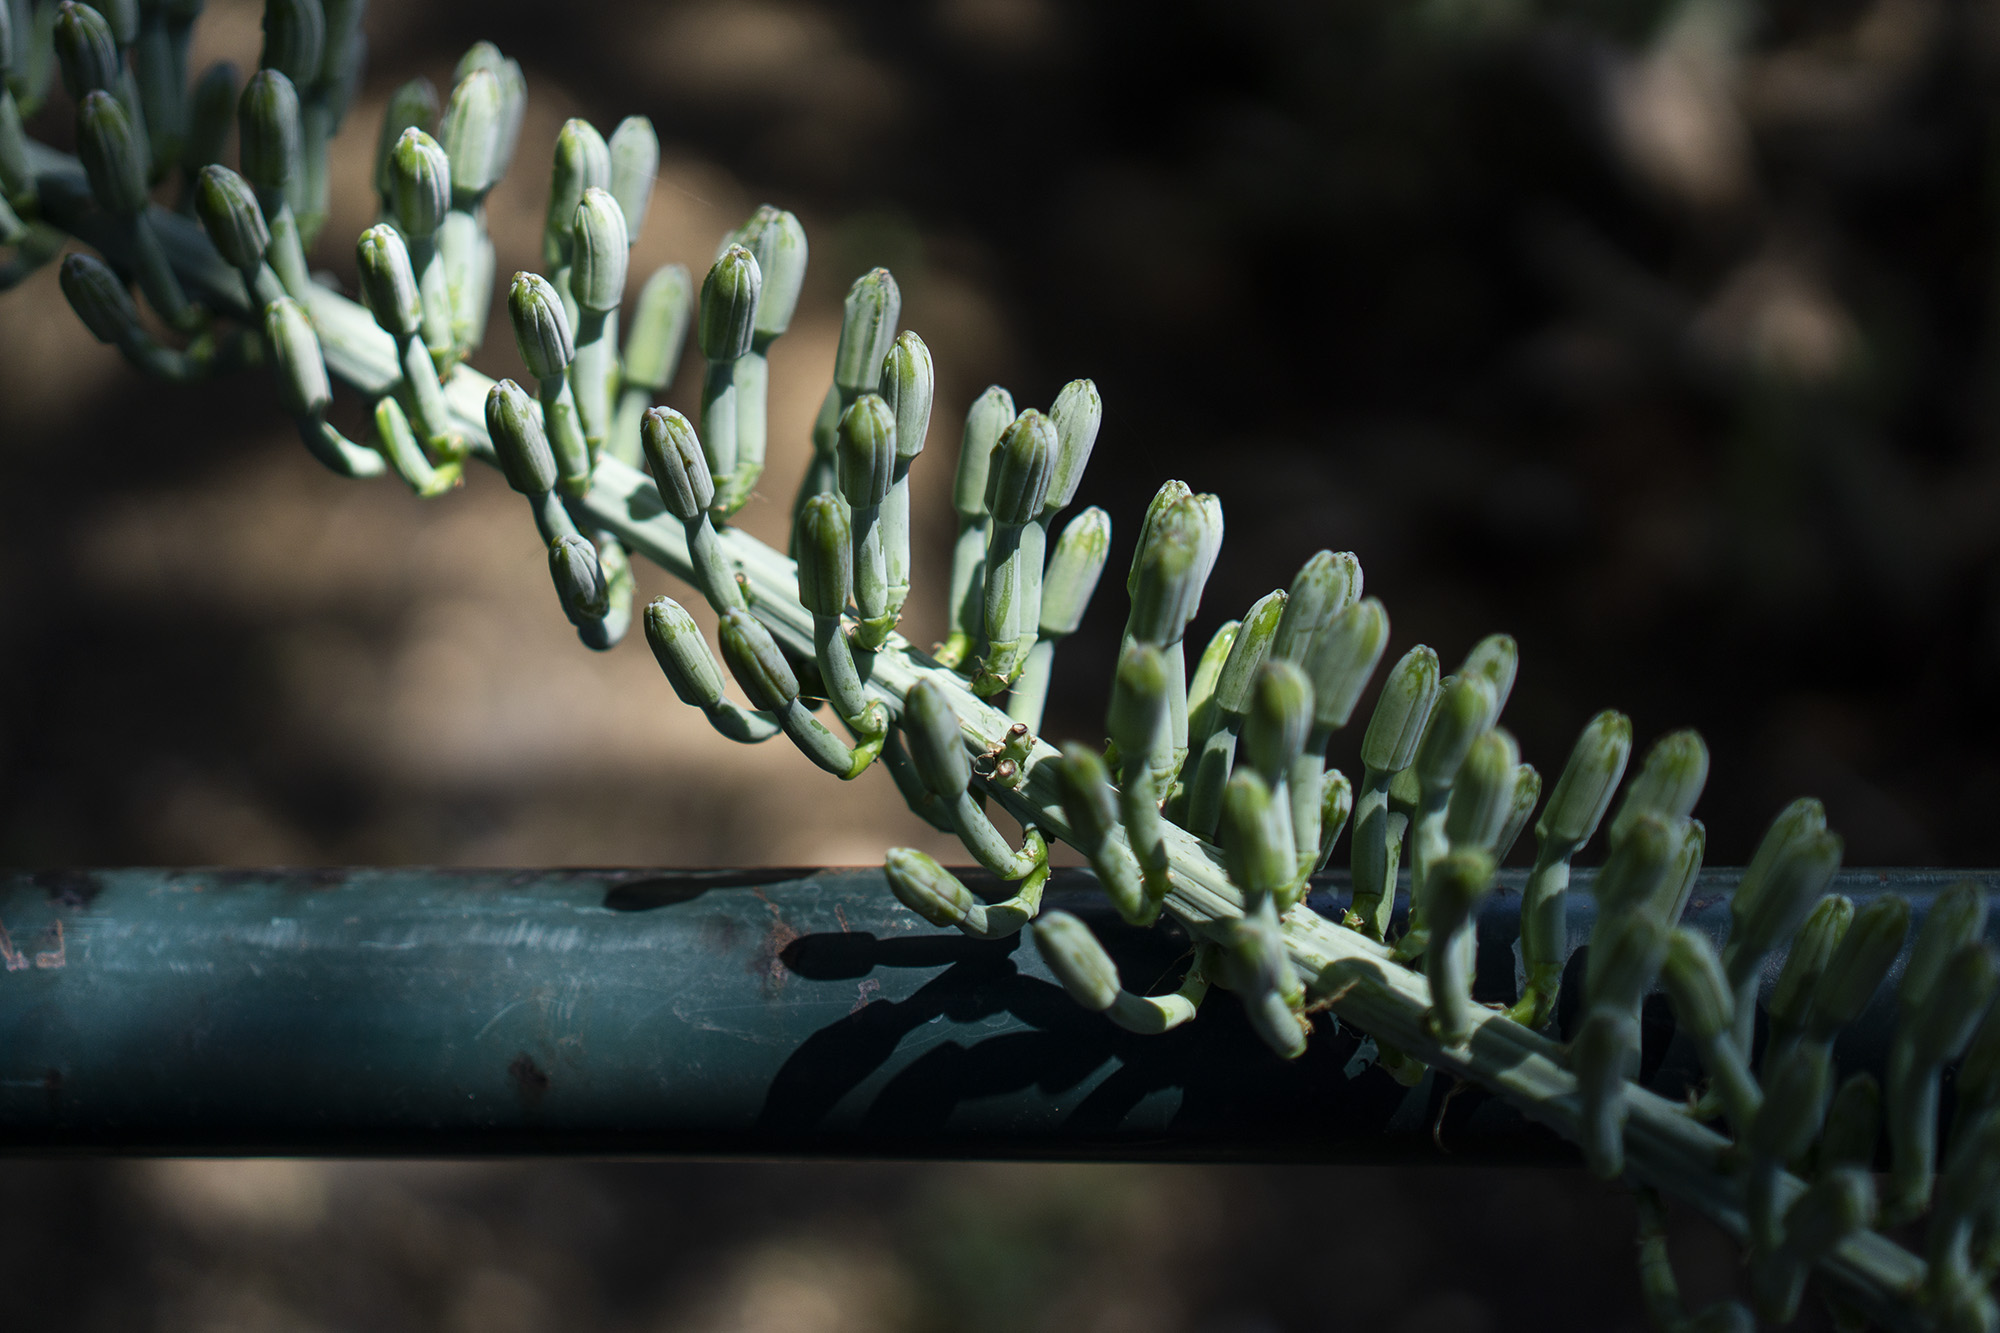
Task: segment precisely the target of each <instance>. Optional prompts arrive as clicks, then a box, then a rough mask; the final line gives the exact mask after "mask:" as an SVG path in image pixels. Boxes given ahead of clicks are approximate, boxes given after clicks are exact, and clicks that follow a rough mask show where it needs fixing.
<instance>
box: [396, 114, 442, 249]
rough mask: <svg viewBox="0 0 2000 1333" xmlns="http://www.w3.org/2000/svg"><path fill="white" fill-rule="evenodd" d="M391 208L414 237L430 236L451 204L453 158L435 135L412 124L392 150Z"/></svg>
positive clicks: (427, 237) (397, 218)
mask: <svg viewBox="0 0 2000 1333" xmlns="http://www.w3.org/2000/svg"><path fill="white" fill-rule="evenodd" d="M388 176H389V189H388V196H389V208H390V211H391V213H392V214H393V215H394V217H395V222H396V226H397V227H399V228H400V229H401V230H402V233H403V234H404V235H405V236H408V237H410V238H411V239H413V240H419V241H421V240H428V239H429V238H430V237H431V236H432V235H434V234H436V232H437V229H438V228H439V227H441V226H443V225H444V215H445V213H446V212H448V211H449V210H450V208H451V159H450V158H448V157H446V156H445V152H444V149H443V147H442V146H440V145H439V143H438V141H437V140H436V139H433V138H431V136H430V135H428V134H426V133H424V132H423V131H422V130H420V129H418V128H416V127H415V126H411V127H410V128H409V129H406V130H404V131H403V133H402V134H401V136H399V137H398V138H397V140H396V143H395V146H394V147H393V148H392V149H391V150H390V153H389V172H388Z"/></svg>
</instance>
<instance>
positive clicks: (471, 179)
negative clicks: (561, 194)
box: [437, 69, 582, 208]
mask: <svg viewBox="0 0 2000 1333" xmlns="http://www.w3.org/2000/svg"><path fill="white" fill-rule="evenodd" d="M507 120H508V109H507V93H506V90H505V89H504V88H503V87H502V86H501V83H500V79H499V77H498V76H497V75H496V74H495V73H494V72H493V71H492V70H490V69H475V70H473V71H472V72H471V73H469V74H467V75H466V76H465V77H463V78H461V79H460V80H459V81H458V86H457V87H455V88H453V89H452V90H451V100H450V101H448V102H446V103H445V108H444V115H443V116H442V117H441V118H440V119H439V121H438V134H437V137H438V143H439V144H440V145H442V146H443V148H444V151H445V156H446V157H447V158H449V159H450V160H451V188H452V192H453V194H455V195H464V196H469V197H472V198H478V197H480V196H482V195H484V194H485V193H486V192H487V191H488V190H490V189H492V188H493V186H494V184H495V182H497V181H498V180H499V179H500V173H501V171H502V170H503V169H504V167H505V166H506V161H505V158H504V156H503V153H504V146H505V142H506V135H507ZM581 193H582V191H581V190H579V191H578V194H579V195H580V194H581ZM571 207H572V208H574V207H575V205H574V203H572V205H571Z"/></svg>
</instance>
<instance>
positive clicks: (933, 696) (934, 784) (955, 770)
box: [903, 677, 972, 801]
mask: <svg viewBox="0 0 2000 1333" xmlns="http://www.w3.org/2000/svg"><path fill="white" fill-rule="evenodd" d="M903 735H904V736H905V737H906V738H907V739H908V740H909V742H910V762H911V763H913V764H915V765H916V768H917V776H918V777H920V778H922V779H923V780H924V785H925V786H926V787H928V788H930V789H931V792H932V793H933V794H934V795H937V796H941V797H943V798H944V799H945V800H947V801H950V800H956V799H957V798H958V796H959V794H960V793H961V792H963V791H964V790H965V788H966V784H967V783H969V782H971V781H972V762H971V760H970V759H968V758H967V757H966V753H965V742H964V741H963V740H962V739H960V737H959V732H958V713H957V711H956V710H955V709H953V708H952V706H951V699H950V697H949V696H947V695H946V694H945V692H944V686H942V685H940V684H938V683H937V682H936V681H934V680H931V679H929V678H928V677H926V678H925V679H923V680H920V681H918V682H917V683H916V684H915V685H912V686H911V687H910V690H909V693H908V694H906V695H904V696H903Z"/></svg>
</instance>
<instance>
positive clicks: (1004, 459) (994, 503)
mask: <svg viewBox="0 0 2000 1333" xmlns="http://www.w3.org/2000/svg"><path fill="white" fill-rule="evenodd" d="M1055 461H1056V428H1055V423H1054V422H1052V421H1050V420H1049V419H1048V418H1047V417H1045V416H1043V415H1042V414H1041V413H1040V412H1037V411H1036V410H1035V409H1034V408H1032V407H1031V408H1029V409H1028V410H1027V411H1025V412H1023V413H1021V415H1019V416H1017V417H1015V418H1014V420H1013V421H1012V422H1010V423H1009V424H1008V426H1007V429H1006V430H1004V431H1002V432H1001V433H1000V443H999V444H998V445H997V446H995V448H994V450H993V457H992V461H991V463H990V465H989V470H988V473H987V478H986V511H987V512H988V513H990V514H991V515H993V517H994V519H995V520H997V521H998V522H1001V523H1026V522H1027V521H1028V520H1030V519H1032V518H1034V517H1035V516H1036V515H1038V514H1040V513H1041V512H1042V505H1043V503H1044V502H1045V501H1046V500H1047V498H1048V494H1049V479H1050V477H1051V476H1053V475H1054V469H1055Z"/></svg>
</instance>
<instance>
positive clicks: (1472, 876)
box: [1424, 847, 1493, 1043]
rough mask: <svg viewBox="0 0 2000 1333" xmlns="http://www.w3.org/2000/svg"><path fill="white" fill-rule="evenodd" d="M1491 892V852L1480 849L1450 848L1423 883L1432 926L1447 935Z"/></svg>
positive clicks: (1453, 1036) (1460, 1037) (1458, 1038)
mask: <svg viewBox="0 0 2000 1333" xmlns="http://www.w3.org/2000/svg"><path fill="white" fill-rule="evenodd" d="M1492 889H1493V853H1491V852H1489V851H1487V850H1486V849H1485V848H1484V847H1454V848H1453V849H1452V850H1451V851H1450V852H1449V853H1447V854H1446V855H1444V856H1441V857H1439V858H1438V860H1437V864H1436V865H1434V866H1433V867H1432V868H1431V872H1430V874H1429V875H1428V876H1427V877H1426V878H1425V880H1424V894H1425V896H1426V898H1427V899H1428V900H1429V903H1430V912H1431V922H1432V925H1433V927H1435V928H1437V929H1439V930H1440V931H1441V932H1442V933H1447V934H1449V933H1452V932H1454V931H1456V930H1457V929H1458V928H1459V927H1460V926H1462V925H1463V924H1464V923H1465V921H1466V919H1467V918H1469V917H1470V916H1471V915H1472V914H1473V912H1475V911H1477V910H1478V907H1479V903H1480V900H1481V899H1483V898H1485V897H1486V895H1487V894H1488V893H1490V892H1491V891H1492ZM1433 947H1436V946H1433ZM1464 1036H1465V1034H1464V1033H1462V1032H1461V1033H1452V1034H1449V1036H1448V1039H1450V1040H1452V1041H1453V1042H1454V1043H1456V1042H1457V1041H1462V1040H1464Z"/></svg>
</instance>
